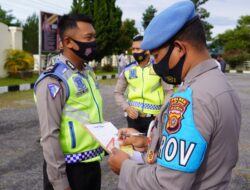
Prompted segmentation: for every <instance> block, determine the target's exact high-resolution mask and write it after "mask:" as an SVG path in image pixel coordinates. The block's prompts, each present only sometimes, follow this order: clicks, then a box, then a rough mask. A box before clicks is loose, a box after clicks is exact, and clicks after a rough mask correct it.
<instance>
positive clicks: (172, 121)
mask: <svg viewBox="0 0 250 190" xmlns="http://www.w3.org/2000/svg"><path fill="white" fill-rule="evenodd" d="M188 104H189V101H188V100H187V99H185V98H183V97H173V98H171V99H170V102H169V108H168V121H167V123H166V126H165V127H166V131H167V132H168V133H169V134H172V133H176V132H178V131H179V130H180V128H181V120H182V119H183V115H184V113H185V111H186V108H187V106H188Z"/></svg>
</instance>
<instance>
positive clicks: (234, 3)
mask: <svg viewBox="0 0 250 190" xmlns="http://www.w3.org/2000/svg"><path fill="white" fill-rule="evenodd" d="M177 1H179V0H117V1H116V4H117V6H119V7H120V8H121V9H122V11H123V16H122V19H123V20H124V19H126V18H130V19H134V20H135V21H136V26H137V27H138V29H139V30H140V31H141V30H142V26H141V22H142V13H143V12H144V11H145V9H146V8H147V7H148V6H149V5H153V6H154V7H155V8H156V9H157V11H158V12H157V14H158V13H160V12H161V11H162V10H164V9H165V8H166V7H168V6H169V5H170V4H172V3H174V2H177ZM71 3H72V0H0V5H1V7H2V8H3V9H5V10H12V14H13V15H14V16H15V17H17V18H18V19H20V20H21V21H24V20H25V19H26V18H27V17H28V16H29V15H32V13H33V12H36V13H38V12H39V10H42V11H47V12H52V13H57V14H64V13H68V11H69V10H70V6H71ZM203 7H204V8H206V9H207V11H208V12H210V17H209V18H208V21H209V22H210V23H211V24H212V25H213V26H214V28H213V30H212V31H213V36H215V35H217V34H218V33H223V32H224V31H225V30H227V29H233V28H234V27H235V26H236V23H237V20H238V19H239V17H240V16H242V15H250V0H208V2H207V3H206V4H205V5H204V6H203Z"/></svg>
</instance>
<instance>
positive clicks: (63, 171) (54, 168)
mask: <svg viewBox="0 0 250 190" xmlns="http://www.w3.org/2000/svg"><path fill="white" fill-rule="evenodd" d="M59 32H60V38H61V40H62V44H63V54H62V55H60V57H59V58H58V59H57V60H56V62H55V64H54V65H52V66H50V67H49V68H47V70H46V71H45V72H43V73H42V74H41V76H40V77H39V79H38V80H37V82H36V84H35V87H34V90H35V99H36V105H37V111H38V116H39V121H40V130H41V145H42V149H43V155H44V159H45V162H44V189H46V190H48V189H54V190H63V189H67V190H70V189H71V190H80V189H81V190H82V189H91V190H92V189H100V186H101V171H100V163H99V161H100V160H101V159H102V157H103V155H104V152H103V149H102V148H101V147H100V145H99V144H98V143H97V142H96V141H95V140H94V139H93V138H92V137H91V136H90V134H89V133H88V132H87V131H86V130H85V129H84V128H83V127H82V124H83V123H98V122H102V121H103V115H102V98H101V95H100V92H99V89H98V86H97V83H96V80H95V75H94V73H93V71H92V70H91V68H90V67H89V66H88V65H87V64H86V63H85V62H87V61H89V60H92V59H93V58H94V57H95V53H96V38H95V36H96V33H95V30H94V28H93V23H92V20H91V18H89V17H87V16H85V15H64V16H63V17H62V18H61V20H60V22H59Z"/></svg>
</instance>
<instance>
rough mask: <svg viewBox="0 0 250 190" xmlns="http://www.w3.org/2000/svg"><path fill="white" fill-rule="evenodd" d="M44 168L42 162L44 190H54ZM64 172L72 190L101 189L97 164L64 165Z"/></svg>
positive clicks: (98, 164)
mask: <svg viewBox="0 0 250 190" xmlns="http://www.w3.org/2000/svg"><path fill="white" fill-rule="evenodd" d="M46 167H47V166H46V162H45V161H44V164H43V184H44V190H54V189H53V187H52V185H51V183H50V182H49V179H48V175H47V170H46ZM66 172H67V177H68V180H69V184H70V187H71V189H72V190H100V189H101V167H100V163H99V162H90V163H76V164H66Z"/></svg>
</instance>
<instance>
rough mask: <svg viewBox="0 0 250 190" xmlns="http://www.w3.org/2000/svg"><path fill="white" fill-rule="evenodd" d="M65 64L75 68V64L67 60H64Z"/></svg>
mask: <svg viewBox="0 0 250 190" xmlns="http://www.w3.org/2000/svg"><path fill="white" fill-rule="evenodd" d="M66 65H68V66H69V68H71V69H72V70H75V66H74V65H73V64H72V63H71V62H70V61H69V60H66Z"/></svg>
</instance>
